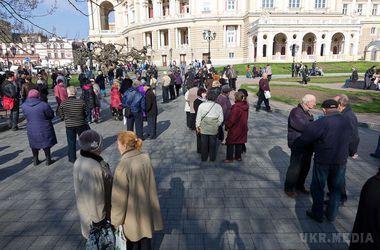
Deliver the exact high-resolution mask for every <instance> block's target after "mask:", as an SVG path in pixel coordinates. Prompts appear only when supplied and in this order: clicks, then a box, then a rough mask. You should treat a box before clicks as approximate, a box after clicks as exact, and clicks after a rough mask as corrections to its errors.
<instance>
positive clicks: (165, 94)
mask: <svg viewBox="0 0 380 250" xmlns="http://www.w3.org/2000/svg"><path fill="white" fill-rule="evenodd" d="M163 75H164V76H163V77H162V103H167V102H169V86H170V82H171V79H170V77H169V76H168V73H167V72H166V71H164V72H163Z"/></svg>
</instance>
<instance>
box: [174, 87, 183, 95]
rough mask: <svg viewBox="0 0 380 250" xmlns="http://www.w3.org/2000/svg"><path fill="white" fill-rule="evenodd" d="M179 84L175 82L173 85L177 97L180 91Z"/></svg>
mask: <svg viewBox="0 0 380 250" xmlns="http://www.w3.org/2000/svg"><path fill="white" fill-rule="evenodd" d="M181 87H182V86H181V85H178V84H176V85H175V92H176V94H177V97H179V92H180V91H181Z"/></svg>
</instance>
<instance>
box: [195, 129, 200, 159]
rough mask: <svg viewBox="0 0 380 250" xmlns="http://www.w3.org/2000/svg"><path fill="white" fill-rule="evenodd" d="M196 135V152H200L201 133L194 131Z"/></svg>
mask: <svg viewBox="0 0 380 250" xmlns="http://www.w3.org/2000/svg"><path fill="white" fill-rule="evenodd" d="M195 134H196V136H197V153H198V154H200V153H201V152H202V149H201V148H202V143H201V134H200V133H195Z"/></svg>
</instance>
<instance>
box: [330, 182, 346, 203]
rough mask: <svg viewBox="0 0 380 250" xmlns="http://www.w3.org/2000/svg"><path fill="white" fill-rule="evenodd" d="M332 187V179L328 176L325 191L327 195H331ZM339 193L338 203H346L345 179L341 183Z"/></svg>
mask: <svg viewBox="0 0 380 250" xmlns="http://www.w3.org/2000/svg"><path fill="white" fill-rule="evenodd" d="M332 186H333V179H332V178H331V176H329V178H327V189H328V190H329V194H330V193H331V190H332ZM340 193H341V197H340V201H341V202H346V201H347V191H346V177H344V179H343V183H342V186H341V188H340Z"/></svg>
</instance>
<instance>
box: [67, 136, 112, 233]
mask: <svg viewBox="0 0 380 250" xmlns="http://www.w3.org/2000/svg"><path fill="white" fill-rule="evenodd" d="M102 144H103V138H102V136H100V135H99V134H98V133H97V132H96V131H94V130H87V131H84V132H83V133H82V134H81V135H80V136H79V145H80V156H79V157H78V159H77V160H76V161H75V163H74V167H73V177H74V190H75V197H76V204H77V209H78V214H79V218H80V224H81V232H82V235H83V237H84V238H85V239H88V236H89V231H90V225H91V223H99V222H102V221H103V220H110V219H111V214H110V213H111V189H112V179H113V178H112V173H111V170H110V167H109V165H108V164H107V163H106V162H105V161H104V160H103V158H102V157H101V156H100V154H101V152H102V150H103V148H102V146H103V145H102Z"/></svg>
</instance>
